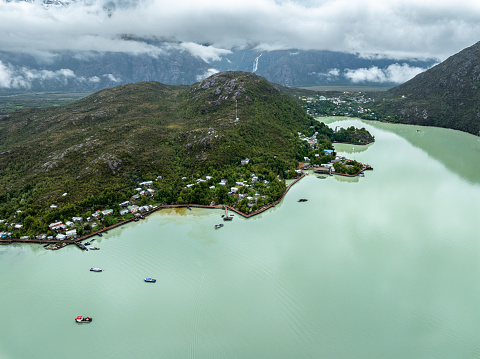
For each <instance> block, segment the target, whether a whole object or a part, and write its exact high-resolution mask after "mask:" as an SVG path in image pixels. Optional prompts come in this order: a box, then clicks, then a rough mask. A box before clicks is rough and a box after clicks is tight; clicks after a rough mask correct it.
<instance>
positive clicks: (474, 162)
mask: <svg viewBox="0 0 480 359" xmlns="http://www.w3.org/2000/svg"><path fill="white" fill-rule="evenodd" d="M318 120H319V121H322V122H325V123H326V124H329V125H331V126H332V127H334V126H341V127H350V126H356V127H367V130H369V131H370V132H372V134H374V135H375V133H374V129H379V130H383V131H388V132H391V133H395V134H397V135H399V136H401V137H402V138H404V139H405V140H407V141H408V142H410V143H411V144H412V145H414V146H415V147H417V148H420V149H422V150H423V151H425V152H426V153H428V155H429V156H431V157H432V158H435V159H436V160H437V161H440V162H441V163H443V165H444V166H446V167H447V168H448V169H449V170H451V171H453V172H455V173H456V174H458V175H459V176H461V177H462V178H464V179H465V180H467V181H469V182H470V183H476V184H478V183H480V172H479V171H478V168H480V138H479V137H478V136H474V135H471V134H468V133H465V132H461V131H456V130H449V129H445V128H439V127H426V126H416V125H415V126H414V125H399V124H392V123H384V122H378V121H366V120H360V119H352V118H348V117H321V118H318ZM365 125H366V126H365ZM370 146H371V144H370ZM354 147H355V151H356V149H357V146H354ZM335 148H336V149H337V145H335ZM349 149H350V150H349ZM351 149H352V145H341V146H339V147H338V150H339V151H342V152H344V153H348V154H350V153H352V152H353V151H351Z"/></svg>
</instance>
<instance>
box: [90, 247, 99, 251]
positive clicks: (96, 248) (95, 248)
mask: <svg viewBox="0 0 480 359" xmlns="http://www.w3.org/2000/svg"><path fill="white" fill-rule="evenodd" d="M99 249H100V248H98V247H90V250H91V251H98V250H99Z"/></svg>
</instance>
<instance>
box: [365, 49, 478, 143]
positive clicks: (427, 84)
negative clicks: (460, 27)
mask: <svg viewBox="0 0 480 359" xmlns="http://www.w3.org/2000/svg"><path fill="white" fill-rule="evenodd" d="M379 96H381V97H379V100H380V101H379V102H378V101H377V105H375V106H374V107H373V109H375V110H377V113H378V115H379V116H380V117H382V118H387V116H390V117H388V120H389V121H392V122H399V123H407V124H417V125H426V126H437V127H446V128H452V129H457V130H461V131H465V132H469V133H472V134H479V133H480V42H478V43H476V44H475V45H473V46H471V47H469V48H466V49H464V50H462V51H461V52H459V53H458V54H455V55H453V56H451V57H450V58H448V59H447V60H445V61H443V62H442V63H440V64H438V65H436V66H434V67H433V68H431V69H429V70H427V71H425V72H423V73H421V74H419V75H417V76H416V77H414V78H413V79H411V80H410V81H408V82H406V83H404V84H402V85H400V86H397V87H394V88H392V89H390V90H389V91H387V92H386V93H384V94H381V95H379ZM383 98H384V99H383Z"/></svg>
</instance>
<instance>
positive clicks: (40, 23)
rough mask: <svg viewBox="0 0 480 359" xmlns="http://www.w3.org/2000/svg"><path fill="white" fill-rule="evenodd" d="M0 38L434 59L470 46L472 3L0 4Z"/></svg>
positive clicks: (23, 48)
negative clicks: (328, 51)
mask: <svg viewBox="0 0 480 359" xmlns="http://www.w3.org/2000/svg"><path fill="white" fill-rule="evenodd" d="M0 33H1V34H2V36H0V49H2V51H7V52H28V53H30V54H37V55H38V56H44V57H47V56H48V55H51V54H52V53H55V52H59V51H80V52H82V51H87V52H88V51H97V52H102V51H111V52H128V53H132V54H140V53H141V54H145V53H146V54H150V55H151V56H158V55H159V54H161V53H162V52H163V51H165V49H164V48H162V47H161V46H159V45H158V43H155V41H150V42H144V41H138V39H139V38H142V39H151V40H154V39H155V40H168V41H169V42H170V45H169V46H177V47H178V49H181V50H183V51H189V52H191V53H192V54H194V55H195V56H198V57H200V58H202V59H204V60H206V61H215V60H217V59H218V57H221V56H222V55H224V54H227V53H228V52H227V51H228V50H229V49H231V48H233V47H244V46H252V45H253V46H256V47H257V48H258V49H259V50H272V49H302V50H332V51H344V52H351V53H360V54H363V55H364V56H373V55H375V56H377V55H378V54H380V55H381V56H386V57H390V58H407V57H435V58H438V59H440V60H443V59H445V58H446V57H448V56H450V55H452V54H454V53H456V52H458V51H460V50H461V49H463V48H465V47H467V46H470V45H472V44H474V43H475V42H477V41H478V40H479V39H478V35H477V34H479V33H480V2H478V1H476V0H458V1H455V2H452V1H450V0H448V1H447V0H436V1H433V0H424V1H421V2H419V1H417V0H389V1H383V2H380V1H378V0H356V1H351V0H329V1H327V0H308V1H301V0H242V1H237V2H232V1H225V0H208V1H197V0H195V1H194V0H176V1H174V2H173V1H172V2H168V1H158V0H138V1H128V0H117V1H115V0H114V1H112V0H109V1H106V0H105V1H104V0H77V1H73V0H72V1H71V3H70V4H69V5H68V6H53V5H52V6H45V5H44V4H43V3H42V2H40V1H38V0H37V1H29V2H25V1H9V2H7V1H6V0H0ZM127 35H128V36H127ZM198 44H203V45H198Z"/></svg>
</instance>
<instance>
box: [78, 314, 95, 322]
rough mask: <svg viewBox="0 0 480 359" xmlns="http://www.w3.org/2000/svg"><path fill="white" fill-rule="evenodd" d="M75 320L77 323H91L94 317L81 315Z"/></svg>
mask: <svg viewBox="0 0 480 359" xmlns="http://www.w3.org/2000/svg"><path fill="white" fill-rule="evenodd" d="M75 321H76V322H77V323H90V322H91V321H92V318H90V317H83V316H81V315H79V316H78V317H76V318H75Z"/></svg>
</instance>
